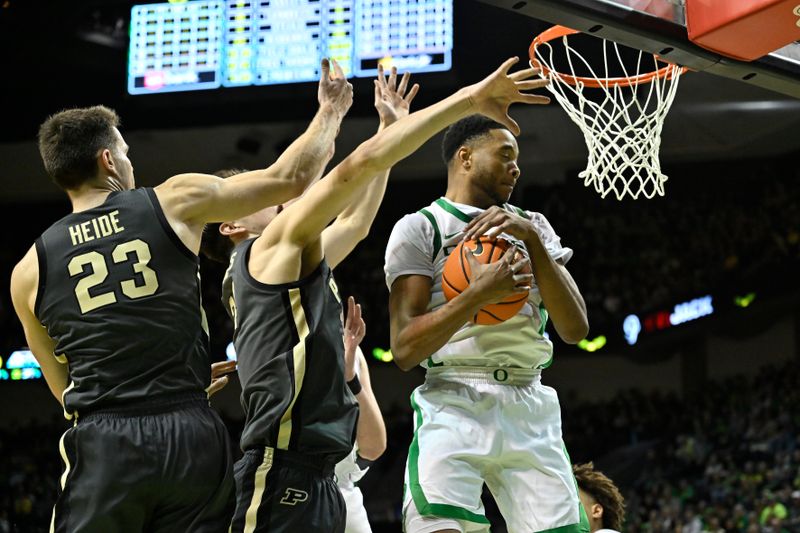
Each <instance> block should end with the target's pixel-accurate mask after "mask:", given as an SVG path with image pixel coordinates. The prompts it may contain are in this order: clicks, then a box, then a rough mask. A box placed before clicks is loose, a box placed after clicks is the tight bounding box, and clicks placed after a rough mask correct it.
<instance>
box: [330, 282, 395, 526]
mask: <svg viewBox="0 0 800 533" xmlns="http://www.w3.org/2000/svg"><path fill="white" fill-rule="evenodd" d="M366 332H367V330H366V324H365V323H364V319H363V318H361V305H356V303H355V300H354V299H353V297H352V296H351V297H350V298H348V300H347V318H346V320H345V322H344V359H345V363H344V364H345V379H346V380H347V383H348V384H352V383H356V384H357V385H355V390H353V392H354V393H355V396H356V400H358V408H359V417H358V426H357V428H356V445H355V446H354V447H353V451H352V452H350V455H348V456H347V457H345V458H344V459H342V460H341V461H339V463H338V464H337V465H336V470H335V474H336V484H337V485H338V486H339V490H340V491H341V493H342V496H343V497H344V503H345V508H346V509H347V522H346V523H345V528H344V531H345V533H371V532H372V528H371V527H370V525H369V520H368V519H367V511H366V509H365V508H364V496H363V495H362V494H361V489H359V488H358V486H357V485H356V484H357V483H358V482H359V481H360V480H361V478H362V477H364V475H365V474H366V473H367V470H369V468H363V469H362V468H361V467H360V466H359V464H358V462H357V460H358V458H359V457H360V458H362V459H366V460H367V461H374V460H376V459H377V458H378V457H380V456H381V455H382V454H383V452H384V450H386V426H385V425H384V423H383V416H381V410H380V407H378V402H377V401H376V400H375V395H374V394H373V393H372V385H371V382H370V378H369V369H368V368H367V361H366V359H364V353H363V352H362V351H361V348H359V347H358V345H359V344H360V343H361V341H362V340H363V339H364V335H365V334H366Z"/></svg>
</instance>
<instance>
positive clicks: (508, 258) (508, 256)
mask: <svg viewBox="0 0 800 533" xmlns="http://www.w3.org/2000/svg"><path fill="white" fill-rule="evenodd" d="M516 253H517V247H516V246H509V247H508V250H506V253H504V254H503V257H501V258H500V261H502V262H504V263H505V264H507V265H511V262H512V261H513V260H514V254H516Z"/></svg>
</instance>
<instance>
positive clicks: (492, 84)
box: [466, 57, 550, 135]
mask: <svg viewBox="0 0 800 533" xmlns="http://www.w3.org/2000/svg"><path fill="white" fill-rule="evenodd" d="M518 61H519V58H517V57H512V58H511V59H508V60H506V61H505V62H504V63H503V64H502V65H500V67H499V68H498V69H497V70H495V71H494V72H493V73H492V74H490V75H489V76H488V77H486V78H484V79H483V80H482V81H479V82H478V83H476V84H474V85H470V86H469V87H467V88H466V90H467V92H468V94H469V97H470V101H471V102H472V104H473V105H474V106H475V111H476V112H477V113H480V114H481V115H484V116H486V117H489V118H491V119H492V120H495V121H497V122H499V123H500V124H503V125H504V126H506V127H507V128H508V129H509V130H510V131H511V133H513V134H514V135H519V124H517V123H516V122H515V121H514V119H513V118H511V117H510V116H509V115H508V107H509V106H510V105H511V104H513V103H521V104H547V103H549V102H550V99H549V98H548V97H546V96H539V95H536V94H527V93H523V92H522V91H527V90H530V89H540V88H542V87H545V86H547V84H548V83H549V81H548V80H542V79H535V80H532V79H530V78H531V77H532V76H534V75H536V74H538V73H539V69H537V68H526V69H524V70H518V71H517V72H514V73H513V74H509V73H508V71H509V69H510V68H511V67H512V66H513V65H515V64H516V63H517V62H518Z"/></svg>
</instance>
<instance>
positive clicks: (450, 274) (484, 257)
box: [442, 236, 531, 326]
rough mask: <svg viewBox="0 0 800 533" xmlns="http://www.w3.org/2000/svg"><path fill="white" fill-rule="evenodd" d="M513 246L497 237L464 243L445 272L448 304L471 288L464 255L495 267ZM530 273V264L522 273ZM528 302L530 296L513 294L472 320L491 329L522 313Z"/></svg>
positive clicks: (479, 312) (476, 314) (444, 282)
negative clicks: (468, 254)
mask: <svg viewBox="0 0 800 533" xmlns="http://www.w3.org/2000/svg"><path fill="white" fill-rule="evenodd" d="M510 246H512V244H511V243H510V242H508V241H507V240H505V239H498V238H495V237H486V236H483V237H480V238H478V239H473V240H470V241H466V242H461V243H459V244H458V246H456V249H455V250H453V251H452V252H450V255H449V256H447V261H445V264H444V271H443V272H442V290H443V291H444V296H445V298H447V300H448V301H450V300H452V299H453V298H455V297H456V296H458V295H459V294H461V293H462V292H463V291H464V290H465V289H466V288H467V287H468V286H469V279H470V275H471V273H470V268H469V263H468V262H467V258H466V256H465V255H464V254H466V253H471V254H472V255H473V256H474V257H475V259H477V260H478V262H479V263H482V264H487V263H494V262H495V261H497V260H498V259H500V258H501V257H503V254H504V253H505V252H506V250H508V248H509V247H510ZM530 272H531V266H530V263H528V265H527V266H526V267H525V268H523V269H522V270H521V271H520V273H524V274H528V273H530ZM527 299H528V293H527V292H525V294H512V295H510V296H508V297H506V298H505V299H504V300H503V301H501V302H497V303H494V304H489V305H486V306H484V307H482V308H481V309H480V311H478V312H477V313H475V316H473V317H472V322H473V323H474V324H480V325H482V326H490V325H492V324H499V323H501V322H505V321H506V320H508V319H509V318H511V317H513V316H514V315H516V314H517V312H519V310H520V309H522V306H523V305H525V302H526V301H527Z"/></svg>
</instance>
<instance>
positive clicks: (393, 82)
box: [386, 67, 397, 91]
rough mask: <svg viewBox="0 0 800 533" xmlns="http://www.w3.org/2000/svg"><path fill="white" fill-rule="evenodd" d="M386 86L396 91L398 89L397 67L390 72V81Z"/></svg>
mask: <svg viewBox="0 0 800 533" xmlns="http://www.w3.org/2000/svg"><path fill="white" fill-rule="evenodd" d="M386 85H387V86H388V87H389V89H391V90H392V91H394V90H395V89H396V88H397V67H392V69H391V70H390V71H389V80H388V81H387V82H386Z"/></svg>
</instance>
